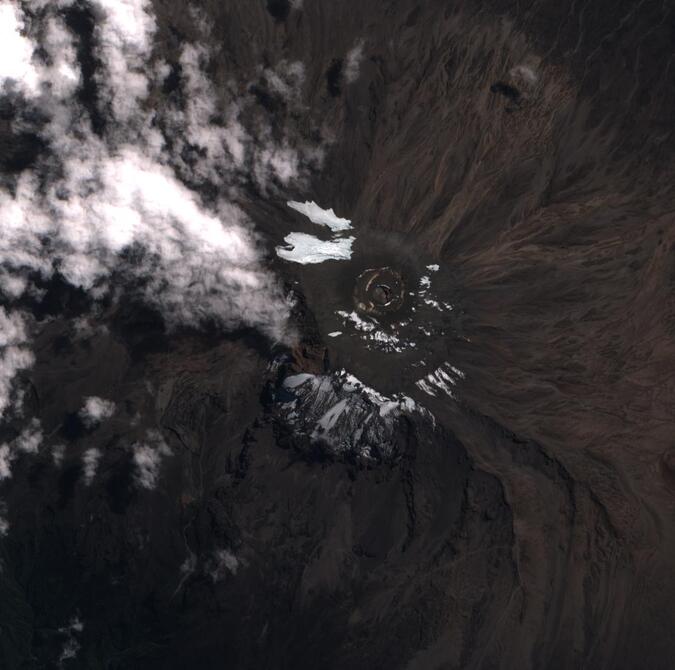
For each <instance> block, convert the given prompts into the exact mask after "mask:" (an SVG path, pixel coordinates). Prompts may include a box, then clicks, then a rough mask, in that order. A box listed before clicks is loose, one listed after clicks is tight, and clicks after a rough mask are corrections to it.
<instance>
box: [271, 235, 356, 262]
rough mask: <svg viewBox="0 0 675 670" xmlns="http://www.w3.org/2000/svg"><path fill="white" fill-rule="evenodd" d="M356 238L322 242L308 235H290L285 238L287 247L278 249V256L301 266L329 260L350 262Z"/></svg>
mask: <svg viewBox="0 0 675 670" xmlns="http://www.w3.org/2000/svg"><path fill="white" fill-rule="evenodd" d="M355 239H356V238H354V237H342V238H337V239H332V240H327V241H326V240H320V239H319V238H318V237H314V235H308V234H306V233H289V234H288V235H286V237H285V238H284V242H286V244H287V245H288V246H287V247H277V249H276V251H277V256H279V258H283V259H284V260H287V261H291V262H293V263H300V264H301V265H308V264H311V263H323V262H324V261H329V260H336V261H342V260H349V259H350V258H351V257H352V244H353V243H354V240H355Z"/></svg>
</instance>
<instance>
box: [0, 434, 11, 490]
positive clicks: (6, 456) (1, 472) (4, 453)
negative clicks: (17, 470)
mask: <svg viewBox="0 0 675 670" xmlns="http://www.w3.org/2000/svg"><path fill="white" fill-rule="evenodd" d="M12 460H13V454H12V451H11V449H10V447H9V445H8V444H7V443H5V444H0V481H2V480H3V479H9V478H10V477H11V476H12Z"/></svg>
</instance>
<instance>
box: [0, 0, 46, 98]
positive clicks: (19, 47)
mask: <svg viewBox="0 0 675 670" xmlns="http://www.w3.org/2000/svg"><path fill="white" fill-rule="evenodd" d="M24 31H25V25H24V18H23V15H22V13H21V11H20V9H19V8H18V6H17V5H15V4H14V3H10V2H2V3H1V4H0V83H2V85H3V86H7V85H8V84H9V85H10V86H11V85H14V86H16V87H18V88H19V89H20V90H22V91H25V92H28V93H30V94H34V93H35V92H36V91H37V87H38V74H37V72H36V70H35V68H34V67H33V64H32V58H33V45H32V43H31V41H30V40H29V39H28V38H26V37H25V36H24V35H23V33H24Z"/></svg>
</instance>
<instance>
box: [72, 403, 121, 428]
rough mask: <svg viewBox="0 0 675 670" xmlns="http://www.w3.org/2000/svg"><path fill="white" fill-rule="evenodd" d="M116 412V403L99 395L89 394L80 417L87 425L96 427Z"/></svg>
mask: <svg viewBox="0 0 675 670" xmlns="http://www.w3.org/2000/svg"><path fill="white" fill-rule="evenodd" d="M114 413H115V403H114V402H113V401H112V400H105V399H104V398H99V397H98V396H89V397H88V398H86V399H85V401H84V407H82V409H81V410H80V417H81V418H82V421H83V422H84V423H85V425H87V426H89V427H94V426H96V425H97V424H99V423H101V421H104V420H105V419H109V418H110V417H111V416H112V415H113V414H114Z"/></svg>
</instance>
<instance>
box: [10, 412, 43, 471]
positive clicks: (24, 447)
mask: <svg viewBox="0 0 675 670" xmlns="http://www.w3.org/2000/svg"><path fill="white" fill-rule="evenodd" d="M42 438H43V434H42V428H41V426H40V421H39V420H38V419H32V420H31V422H30V423H29V424H28V426H26V427H25V428H24V429H23V430H22V431H21V433H19V435H18V437H16V438H14V439H13V440H12V441H11V442H5V443H3V444H0V481H2V480H3V479H9V478H10V477H11V476H12V463H13V462H14V461H15V460H16V458H17V456H18V454H19V452H23V453H26V454H36V453H37V452H38V449H39V448H40V445H41V444H42Z"/></svg>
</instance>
